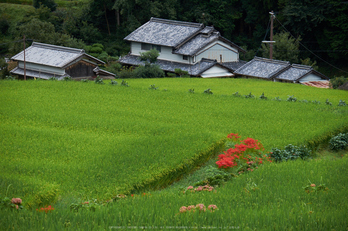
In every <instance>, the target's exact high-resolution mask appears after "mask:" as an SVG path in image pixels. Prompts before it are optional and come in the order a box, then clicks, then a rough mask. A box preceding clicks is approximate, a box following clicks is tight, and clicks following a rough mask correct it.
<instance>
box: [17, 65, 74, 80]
mask: <svg viewBox="0 0 348 231" xmlns="http://www.w3.org/2000/svg"><path fill="white" fill-rule="evenodd" d="M10 72H11V74H15V75H24V69H22V68H19V67H16V68H15V69H13V70H12V71H10ZM25 75H26V76H28V77H33V78H40V79H50V78H52V77H55V78H57V79H62V78H64V77H66V76H69V75H68V74H66V73H65V74H64V75H55V74H52V73H46V72H39V71H33V70H28V69H27V70H26V71H25Z"/></svg>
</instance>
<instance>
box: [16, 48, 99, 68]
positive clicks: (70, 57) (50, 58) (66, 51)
mask: <svg viewBox="0 0 348 231" xmlns="http://www.w3.org/2000/svg"><path fill="white" fill-rule="evenodd" d="M82 56H86V57H88V58H89V59H92V60H94V61H96V62H97V63H104V62H103V61H101V60H99V59H97V58H94V57H92V56H90V55H88V54H86V53H85V51H84V50H83V49H75V48H70V47H62V46H55V45H50V44H44V43H37V42H33V44H32V45H31V46H30V47H28V48H26V49H25V61H26V62H28V63H36V64H41V65H46V66H52V67H60V68H63V67H64V66H65V65H67V64H69V63H71V62H72V61H74V60H76V59H78V58H80V57H82ZM11 59H12V60H16V61H24V51H22V52H20V53H18V54H17V55H15V56H13V57H12V58H11Z"/></svg>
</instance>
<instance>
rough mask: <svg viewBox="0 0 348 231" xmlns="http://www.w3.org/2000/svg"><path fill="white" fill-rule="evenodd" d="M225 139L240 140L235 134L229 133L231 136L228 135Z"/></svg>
mask: <svg viewBox="0 0 348 231" xmlns="http://www.w3.org/2000/svg"><path fill="white" fill-rule="evenodd" d="M227 138H229V139H232V140H235V141H236V140H238V139H239V138H240V136H238V134H237V133H236V134H234V133H231V134H228V135H227Z"/></svg>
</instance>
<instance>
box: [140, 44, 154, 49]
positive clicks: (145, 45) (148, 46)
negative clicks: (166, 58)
mask: <svg viewBox="0 0 348 231" xmlns="http://www.w3.org/2000/svg"><path fill="white" fill-rule="evenodd" d="M151 48H152V46H151V44H147V43H142V44H141V49H142V50H144V51H149V50H151Z"/></svg>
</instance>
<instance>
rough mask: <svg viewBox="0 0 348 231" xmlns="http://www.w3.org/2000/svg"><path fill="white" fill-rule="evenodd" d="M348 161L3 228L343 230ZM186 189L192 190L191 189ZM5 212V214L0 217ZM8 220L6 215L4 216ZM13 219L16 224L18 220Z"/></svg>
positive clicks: (33, 217) (278, 167)
mask: <svg viewBox="0 0 348 231" xmlns="http://www.w3.org/2000/svg"><path fill="white" fill-rule="evenodd" d="M347 164H348V158H347V156H345V157H343V158H339V159H335V160H330V161H329V160H327V159H315V160H309V161H302V160H298V161H290V162H284V163H280V164H275V163H272V164H268V165H264V166H262V167H260V168H259V169H258V170H257V171H254V172H253V173H249V174H245V175H241V176H239V177H238V178H234V179H233V180H232V181H230V182H227V183H226V184H225V185H223V186H222V187H218V188H216V190H215V191H214V192H196V193H186V194H183V193H182V190H179V189H178V188H177V187H170V188H167V189H165V190H161V191H152V192H146V193H145V195H144V194H138V195H134V196H133V197H131V196H129V197H127V198H124V199H120V200H118V201H116V202H114V203H111V204H109V205H107V206H101V207H97V209H96V211H95V212H93V211H90V210H88V209H86V210H83V209H82V210H79V212H72V211H70V210H69V208H68V206H69V204H70V201H67V200H65V201H61V202H59V203H58V204H56V205H55V210H54V211H52V212H50V213H48V214H44V213H43V214H42V213H39V212H37V211H30V210H23V211H20V217H18V212H17V211H15V210H11V211H8V212H7V214H6V215H5V216H3V217H4V219H2V220H1V222H2V227H5V228H6V229H9V230H10V229H14V230H20V229H22V228H23V227H25V228H26V230H37V229H39V228H40V229H41V228H44V229H45V230H57V229H58V230H60V229H66V230H86V229H88V230H110V229H121V230H128V229H135V228H137V229H141V227H148V228H147V229H156V230H170V229H182V230H207V229H208V230H210V229H211V230H214V229H218V230H219V229H232V227H235V228H236V229H241V230H279V229H286V230H344V229H345V228H346V227H347V220H346V217H347V215H348V213H347V211H348V207H347V202H348V201H347V197H346V189H347V186H348V181H347V175H348V172H347V168H346V166H347ZM312 183H314V184H316V185H319V184H325V186H326V187H328V189H329V190H328V191H327V192H324V191H318V192H317V193H309V194H308V193H306V192H305V190H304V187H306V186H307V185H309V184H312ZM186 186H188V185H186ZM199 203H203V204H204V205H206V206H208V205H210V204H214V205H217V207H218V208H219V210H217V211H215V212H214V213H210V212H208V211H207V212H205V213H199V212H196V213H183V214H180V213H179V209H180V207H181V206H188V205H196V204H199ZM0 212H2V213H4V212H5V211H3V210H2V211H0ZM2 215H3V214H2ZM13 221H16V222H13Z"/></svg>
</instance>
